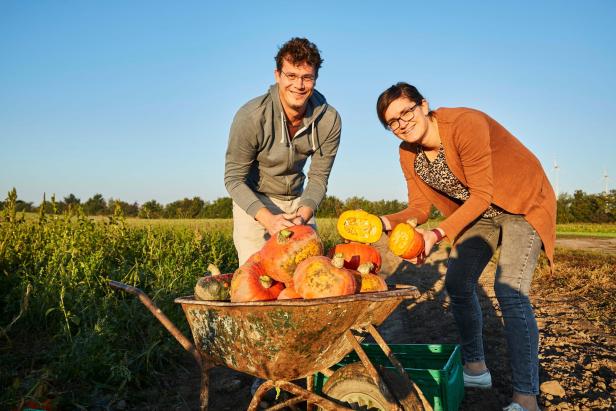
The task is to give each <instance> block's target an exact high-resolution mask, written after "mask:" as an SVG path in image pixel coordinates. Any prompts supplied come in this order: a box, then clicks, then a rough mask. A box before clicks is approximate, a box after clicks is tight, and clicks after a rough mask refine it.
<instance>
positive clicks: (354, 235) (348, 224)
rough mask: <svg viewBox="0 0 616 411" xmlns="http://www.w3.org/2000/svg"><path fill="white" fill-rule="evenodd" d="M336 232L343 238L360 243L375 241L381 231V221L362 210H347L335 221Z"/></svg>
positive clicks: (379, 236)
mask: <svg viewBox="0 0 616 411" xmlns="http://www.w3.org/2000/svg"><path fill="white" fill-rule="evenodd" d="M336 229H337V230H338V234H340V236H341V237H342V238H344V239H347V240H350V241H357V242H360V243H375V242H377V241H378V239H379V238H381V234H382V233H383V223H382V222H381V219H380V218H378V217H377V216H375V215H374V214H369V213H367V212H366V211H364V210H347V211H345V212H343V213H342V214H340V217H338V222H337V223H336Z"/></svg>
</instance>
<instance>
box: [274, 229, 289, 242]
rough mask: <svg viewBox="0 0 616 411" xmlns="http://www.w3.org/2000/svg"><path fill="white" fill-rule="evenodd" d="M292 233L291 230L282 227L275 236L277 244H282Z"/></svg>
mask: <svg viewBox="0 0 616 411" xmlns="http://www.w3.org/2000/svg"><path fill="white" fill-rule="evenodd" d="M292 235H293V231H291V230H287V229H286V228H284V229H282V230H280V231H279V232H278V237H277V238H276V240H278V244H284V243H286V242H287V241H289V238H290V237H291V236H292Z"/></svg>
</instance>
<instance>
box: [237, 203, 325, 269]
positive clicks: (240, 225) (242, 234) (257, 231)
mask: <svg viewBox="0 0 616 411" xmlns="http://www.w3.org/2000/svg"><path fill="white" fill-rule="evenodd" d="M257 196H258V197H259V199H260V200H261V201H262V202H263V204H264V205H265V207H266V208H267V209H268V210H269V211H270V212H271V213H272V214H284V213H294V212H295V211H296V210H297V209H298V208H299V197H298V198H295V199H293V200H278V199H275V198H271V197H267V196H265V195H262V194H257ZM307 224H308V225H311V226H312V227H313V228H314V229H316V224H317V222H316V220H315V218H314V216H313V217H312V218H311V219H310V220H309V221H308V223H307ZM269 238H270V235H269V233H268V232H267V230H266V229H265V227H263V226H262V225H261V223H259V222H258V221H257V220H255V219H254V218H252V217H251V216H250V215H248V214H246V212H245V211H244V210H242V208H241V207H240V206H238V205H237V204H236V203H235V201H234V202H233V243H234V244H235V249H236V250H237V257H238V260H239V263H240V265H242V264H244V263H245V262H246V260H248V258H249V257H250V256H251V255H253V254H254V253H256V252H257V251H259V250H261V247H263V245H264V244H265V242H266V241H267V240H268V239H269Z"/></svg>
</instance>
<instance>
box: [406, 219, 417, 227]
mask: <svg viewBox="0 0 616 411" xmlns="http://www.w3.org/2000/svg"><path fill="white" fill-rule="evenodd" d="M406 223H407V224H408V225H410V226H411V227H413V228H415V227H417V219H416V218H409V219H408V220H406Z"/></svg>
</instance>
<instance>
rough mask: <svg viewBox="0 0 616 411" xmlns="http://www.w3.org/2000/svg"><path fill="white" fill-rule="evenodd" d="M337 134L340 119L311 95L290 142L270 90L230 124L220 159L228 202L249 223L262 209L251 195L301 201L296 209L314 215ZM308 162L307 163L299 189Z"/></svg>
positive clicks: (316, 94) (274, 89)
mask: <svg viewBox="0 0 616 411" xmlns="http://www.w3.org/2000/svg"><path fill="white" fill-rule="evenodd" d="M340 130H341V122H340V115H338V112H337V111H336V110H335V109H334V108H333V107H332V106H330V105H328V104H327V102H326V101H325V97H323V95H322V94H321V93H319V92H318V91H316V90H314V91H313V94H312V96H310V99H309V100H308V106H307V108H306V113H305V115H304V119H303V124H302V127H301V128H300V130H299V131H298V132H297V133H295V136H294V137H293V139H291V138H290V136H289V135H288V132H287V121H286V117H285V115H284V111H283V108H282V105H281V103H280V97H279V95H278V85H277V84H274V85H273V86H271V87H270V89H269V92H268V93H266V94H264V95H262V96H259V97H257V98H255V99H252V100H250V101H249V102H248V103H246V104H245V105H244V106H242V107H241V108H240V109H239V110H238V112H237V113H236V114H235V118H234V119H233V123H232V124H231V131H230V132H229V143H228V146H227V154H226V159H225V187H226V188H227V191H228V192H229V194H230V195H231V198H232V199H233V201H235V202H236V203H237V204H238V205H239V206H240V207H241V208H242V209H243V210H244V211H246V213H247V214H248V215H250V216H252V217H254V216H255V215H256V214H257V211H259V209H260V208H262V207H265V205H264V204H263V202H261V200H259V197H258V196H257V195H256V193H261V194H265V195H267V196H268V197H273V198H276V199H281V200H292V199H295V198H297V197H300V196H301V199H300V202H299V205H300V206H302V205H303V206H307V207H310V208H311V209H313V210H315V211H316V210H317V207H318V206H319V204H320V203H321V201H322V200H323V198H324V197H325V192H326V191H327V180H328V178H329V173H330V171H331V169H332V165H333V164H334V159H335V158H336V152H337V151H338V145H339V143H340ZM308 157H312V158H311V160H310V169H309V171H308V184H307V185H306V188H305V189H304V180H305V179H306V176H305V175H304V172H303V169H304V165H305V164H306V160H307V159H308Z"/></svg>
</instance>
